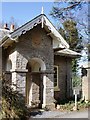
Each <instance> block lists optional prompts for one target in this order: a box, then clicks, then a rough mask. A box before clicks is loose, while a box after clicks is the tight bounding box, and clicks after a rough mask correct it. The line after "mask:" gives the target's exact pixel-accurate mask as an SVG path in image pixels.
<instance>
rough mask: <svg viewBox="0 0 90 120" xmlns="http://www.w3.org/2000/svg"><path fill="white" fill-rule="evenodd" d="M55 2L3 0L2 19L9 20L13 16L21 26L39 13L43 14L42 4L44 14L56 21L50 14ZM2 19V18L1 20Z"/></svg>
mask: <svg viewBox="0 0 90 120" xmlns="http://www.w3.org/2000/svg"><path fill="white" fill-rule="evenodd" d="M53 4H54V3H53V2H2V18H1V19H2V21H4V22H7V23H8V22H9V21H10V20H11V19H12V17H13V18H14V19H15V21H16V22H17V23H18V25H19V26H21V25H22V24H24V23H26V22H28V21H30V20H31V19H33V18H34V17H36V16H37V15H39V14H41V10H42V6H43V8H44V14H46V15H47V17H48V18H49V19H50V20H51V21H52V23H55V21H54V19H52V17H51V16H50V15H49V13H50V11H51V9H52V6H53ZM0 21H1V20H0Z"/></svg>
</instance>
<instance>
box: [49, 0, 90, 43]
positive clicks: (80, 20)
mask: <svg viewBox="0 0 90 120" xmlns="http://www.w3.org/2000/svg"><path fill="white" fill-rule="evenodd" d="M89 5H90V2H85V1H81V0H79V1H78V2H68V1H67V2H55V4H54V6H53V8H52V11H51V12H50V15H51V16H52V17H53V18H54V19H55V20H57V21H59V22H60V23H61V24H63V23H64V22H65V21H67V20H74V21H75V22H76V23H77V27H78V32H79V35H80V36H81V37H82V38H83V42H84V45H85V44H87V42H88V40H89V38H88V35H89V33H90V30H89V27H88V22H89V19H90V14H89V12H88V7H89Z"/></svg>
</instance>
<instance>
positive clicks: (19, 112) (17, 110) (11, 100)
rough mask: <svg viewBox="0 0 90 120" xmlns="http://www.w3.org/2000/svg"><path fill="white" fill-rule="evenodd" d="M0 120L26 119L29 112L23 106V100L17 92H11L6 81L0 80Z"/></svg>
mask: <svg viewBox="0 0 90 120" xmlns="http://www.w3.org/2000/svg"><path fill="white" fill-rule="evenodd" d="M1 115H2V118H19V119H27V118H28V117H29V111H28V109H27V107H26V106H25V98H24V96H23V95H22V94H19V93H18V92H17V91H13V89H12V88H11V87H10V84H9V82H8V81H6V80H4V79H3V80H2V111H1Z"/></svg>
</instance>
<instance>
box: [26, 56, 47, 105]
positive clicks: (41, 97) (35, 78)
mask: <svg viewBox="0 0 90 120" xmlns="http://www.w3.org/2000/svg"><path fill="white" fill-rule="evenodd" d="M27 69H28V73H27V77H26V99H27V100H26V101H27V104H28V105H29V106H32V105H33V104H35V107H38V106H40V107H44V106H45V104H46V76H45V75H44V74H42V72H43V71H45V70H46V65H45V63H44V61H43V60H41V59H40V58H32V59H30V60H29V61H28V64H27Z"/></svg>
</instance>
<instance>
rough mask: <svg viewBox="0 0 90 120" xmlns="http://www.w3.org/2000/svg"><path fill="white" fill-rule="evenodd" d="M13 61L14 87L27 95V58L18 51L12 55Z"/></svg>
mask: <svg viewBox="0 0 90 120" xmlns="http://www.w3.org/2000/svg"><path fill="white" fill-rule="evenodd" d="M10 59H11V61H12V70H11V72H12V88H13V89H14V90H17V91H19V93H21V94H23V96H25V87H26V72H28V70H26V65H27V59H26V58H24V57H23V56H22V55H21V54H20V53H18V52H17V51H15V52H13V53H12V54H11V55H10Z"/></svg>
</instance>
